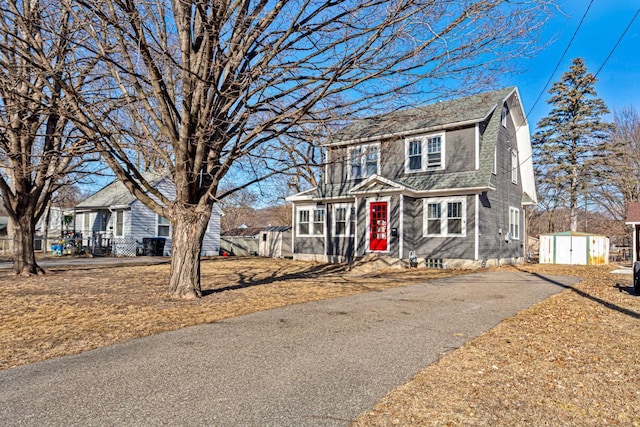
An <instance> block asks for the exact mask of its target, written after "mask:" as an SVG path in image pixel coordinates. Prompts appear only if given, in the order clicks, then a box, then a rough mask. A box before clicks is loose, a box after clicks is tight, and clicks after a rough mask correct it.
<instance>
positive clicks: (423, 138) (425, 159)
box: [404, 132, 447, 173]
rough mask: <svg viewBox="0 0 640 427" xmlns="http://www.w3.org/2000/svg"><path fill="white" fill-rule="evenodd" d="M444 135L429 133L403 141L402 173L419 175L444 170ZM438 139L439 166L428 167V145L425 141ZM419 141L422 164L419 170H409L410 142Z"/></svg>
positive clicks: (441, 133)
mask: <svg viewBox="0 0 640 427" xmlns="http://www.w3.org/2000/svg"><path fill="white" fill-rule="evenodd" d="M445 135H446V133H445V132H438V133H430V134H425V135H420V136H416V137H412V138H407V139H405V141H404V172H405V173H420V172H428V171H437V170H444V169H445V168H446V156H445V154H446V151H447V150H446V137H445ZM436 137H440V166H439V167H432V168H430V167H429V166H428V155H429V154H428V152H427V151H428V144H427V141H428V140H429V139H430V138H436ZM415 141H420V145H421V148H422V164H421V167H420V169H410V168H409V147H410V145H411V143H412V142H415Z"/></svg>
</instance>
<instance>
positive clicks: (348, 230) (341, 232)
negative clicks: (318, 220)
mask: <svg viewBox="0 0 640 427" xmlns="http://www.w3.org/2000/svg"><path fill="white" fill-rule="evenodd" d="M333 218H334V221H333V234H334V235H335V236H353V235H354V234H355V223H356V220H355V208H354V207H352V206H350V205H345V204H340V205H334V207H333Z"/></svg>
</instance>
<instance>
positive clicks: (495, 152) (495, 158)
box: [491, 143, 498, 175]
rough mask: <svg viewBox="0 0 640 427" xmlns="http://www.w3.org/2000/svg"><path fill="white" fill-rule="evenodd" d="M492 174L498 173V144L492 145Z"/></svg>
mask: <svg viewBox="0 0 640 427" xmlns="http://www.w3.org/2000/svg"><path fill="white" fill-rule="evenodd" d="M491 173H492V174H493V175H497V174H498V144H497V143H496V145H495V146H494V147H493V167H492V169H491Z"/></svg>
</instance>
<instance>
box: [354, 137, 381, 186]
mask: <svg viewBox="0 0 640 427" xmlns="http://www.w3.org/2000/svg"><path fill="white" fill-rule="evenodd" d="M379 158H380V144H370V145H360V146H357V147H353V148H350V149H349V178H350V179H362V178H367V177H369V176H371V175H376V174H378V159H379Z"/></svg>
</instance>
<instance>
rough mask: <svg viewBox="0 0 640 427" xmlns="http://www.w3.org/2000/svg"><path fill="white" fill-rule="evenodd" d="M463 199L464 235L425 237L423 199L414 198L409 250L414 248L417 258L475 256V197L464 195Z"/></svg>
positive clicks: (463, 257)
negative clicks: (412, 236) (464, 215)
mask: <svg viewBox="0 0 640 427" xmlns="http://www.w3.org/2000/svg"><path fill="white" fill-rule="evenodd" d="M464 199H465V200H466V217H465V219H466V226H465V228H466V236H464V237H425V236H424V231H423V230H424V200H425V199H415V200H414V201H413V203H412V205H413V206H412V211H413V213H414V217H413V235H414V239H413V244H412V248H409V250H415V251H416V255H417V256H418V258H454V259H464V260H473V259H474V258H475V219H474V213H475V203H474V200H475V197H474V196H464ZM443 214H444V212H443Z"/></svg>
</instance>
